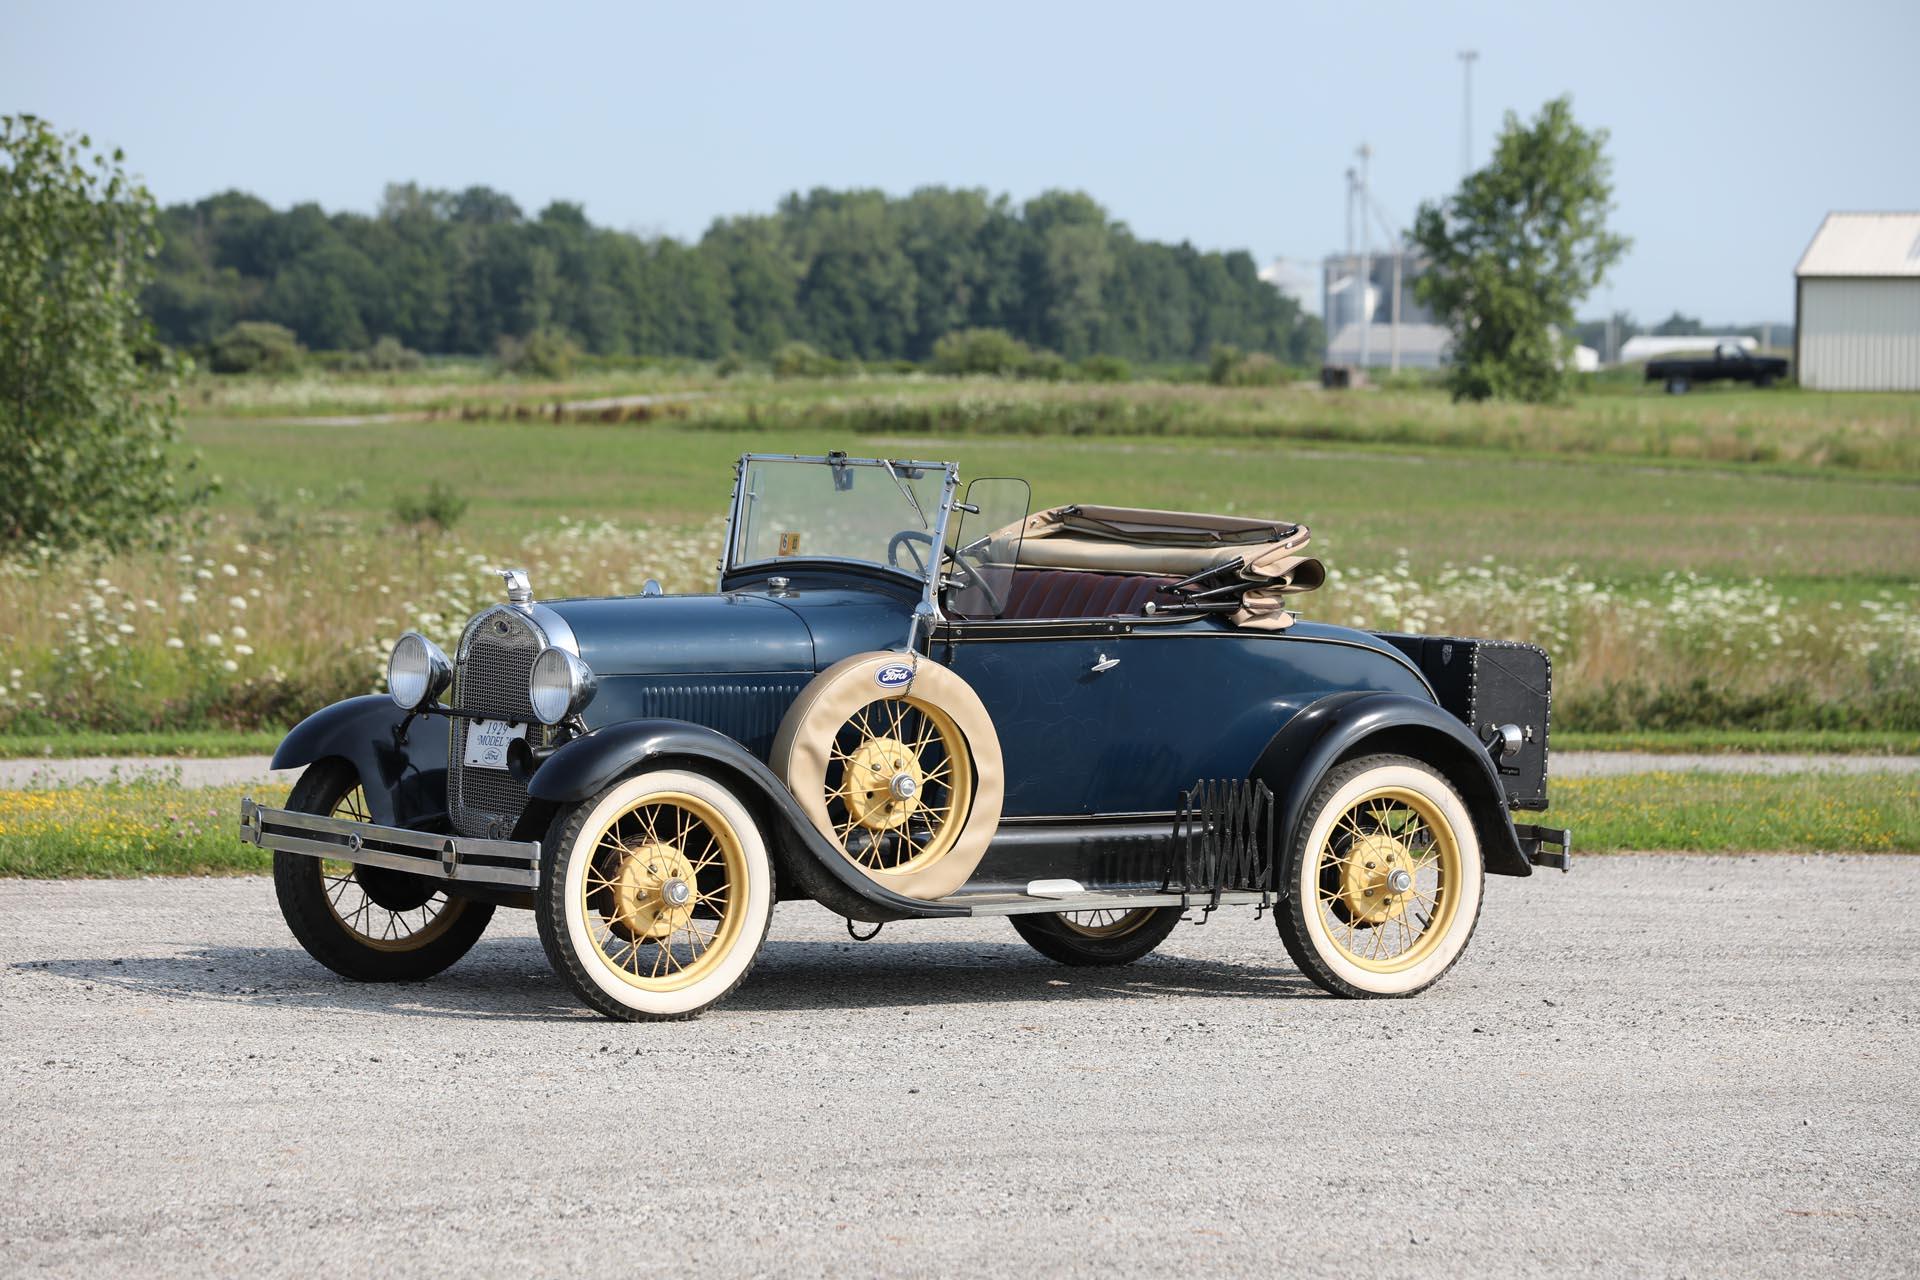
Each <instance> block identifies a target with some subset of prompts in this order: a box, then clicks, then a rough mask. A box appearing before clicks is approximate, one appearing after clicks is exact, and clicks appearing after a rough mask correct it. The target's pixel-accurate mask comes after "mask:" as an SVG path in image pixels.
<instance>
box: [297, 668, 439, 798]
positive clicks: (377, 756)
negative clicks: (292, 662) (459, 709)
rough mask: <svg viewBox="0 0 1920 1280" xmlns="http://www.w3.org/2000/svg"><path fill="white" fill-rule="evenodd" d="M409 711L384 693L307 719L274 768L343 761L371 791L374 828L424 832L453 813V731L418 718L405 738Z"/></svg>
mask: <svg viewBox="0 0 1920 1280" xmlns="http://www.w3.org/2000/svg"><path fill="white" fill-rule="evenodd" d="M406 714H407V713H406V712H404V711H402V710H401V709H400V708H399V707H396V706H395V705H394V704H393V699H392V698H389V697H386V696H385V695H383V694H377V693H371V694H367V695H365V696H363V697H359V698H348V699H347V700H346V701H345V702H336V703H334V704H333V705H332V706H330V707H322V708H321V709H320V710H318V711H316V712H314V713H313V714H312V715H310V716H308V717H307V718H306V719H305V720H302V721H301V722H300V723H299V724H297V725H295V726H294V727H293V731H292V732H291V733H289V734H288V735H287V736H286V737H285V738H283V739H281V741H280V747H279V749H278V750H277V751H275V752H274V753H273V767H274V768H276V769H297V768H299V767H300V766H301V765H308V764H312V763H314V762H315V761H317V760H326V759H330V758H338V759H341V760H345V761H346V762H347V763H348V764H351V765H352V766H353V767H354V768H355V769H356V770H357V771H358V772H359V774H360V785H361V786H362V787H364V788H365V789H366V793H367V807H368V808H369V809H371V810H372V817H373V820H374V821H375V822H378V823H380V824H381V825H383V826H389V827H414V828H424V827H428V826H431V825H432V824H433V823H435V822H438V821H442V820H444V819H445V817H446V813H447V729H446V725H445V724H443V723H441V722H440V721H439V720H436V719H428V718H424V717H422V718H416V719H415V720H414V722H413V723H412V724H411V725H409V726H408V727H407V736H406V738H405V739H404V740H402V739H401V738H400V737H399V728H400V722H401V721H402V720H404V719H405V718H406Z"/></svg>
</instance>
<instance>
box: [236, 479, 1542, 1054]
mask: <svg viewBox="0 0 1920 1280" xmlns="http://www.w3.org/2000/svg"><path fill="white" fill-rule="evenodd" d="M1027 508H1028V502H1027V488H1026V486H1025V484H1024V483H1022V482H1020V481H1014V480H976V481H974V482H973V483H972V484H971V485H970V486H968V488H967V490H966V492H965V494H964V496H963V495H962V494H961V493H960V491H959V489H958V476H957V472H956V469H955V468H954V467H953V466H952V465H951V464H946V463H934V462H897V461H886V460H869V459H854V458H848V457H845V456H842V455H839V454H830V455H828V456H826V457H811V458H806V457H786V456H780V457H772V456H759V455H750V456H748V457H746V458H744V459H743V460H742V461H741V463H740V465H739V467H738V469H737V473H736V481H735V487H734V494H733V503H732V508H731V512H730V516H729V520H728V528H727V537H726V544H725V551H724V553H723V558H722V562H721V565H720V582H719V591H718V592H717V593H715V594H712V595H689V596H673V595H664V594H662V593H661V592H660V591H659V589H658V587H657V586H655V585H654V584H652V583H649V584H648V585H647V589H646V590H645V591H644V592H642V593H641V594H640V595H638V596H629V597H622V598H617V599H576V600H552V601H537V600H536V599H535V597H534V594H533V590H532V588H531V585H530V584H529V583H528V581H527V578H526V575H525V574H524V573H521V572H518V571H507V572H506V573H505V574H504V577H505V578H506V587H507V592H506V594H507V600H506V602H505V603H504V604H501V605H497V606H495V607H493V608H489V609H486V610H484V611H482V612H481V613H480V614H479V615H478V616H476V617H474V618H473V619H472V620H471V621H470V622H469V623H468V624H467V626H466V629H465V630H464V631H463V632H462V634H461V635H460V637H459V642H458V645H457V646H456V647H455V649H454V652H453V654H452V655H451V656H449V655H447V654H446V653H444V652H442V651H441V650H440V649H439V648H437V647H436V646H435V645H434V644H433V642H432V641H430V640H428V639H427V638H425V637H423V636H421V635H418V634H415V633H411V632H410V633H408V634H407V635H405V636H403V637H402V638H401V639H400V641H399V643H398V644H397V645H396V646H395V648H394V650H393V655H392V658H391V661H390V664H389V668H388V677H387V679H388V695H387V696H384V697H383V696H378V695H370V696H367V697H362V698H354V699H351V700H349V701H346V702H342V703H338V704H336V705H334V706H331V707H328V708H326V709H324V710H322V711H320V712H318V713H317V714H315V715H313V716H311V717H310V718H308V719H307V720H306V721H304V722H303V723H301V724H300V725H299V726H298V727H297V728H295V729H294V730H293V732H292V733H291V734H289V735H288V737H287V739H286V741H285V742H284V743H282V744H281V747H280V750H279V752H278V754H277V755H276V756H275V758H274V766H275V767H276V768H289V767H294V766H299V765H304V766H306V771H305V773H304V774H303V775H302V776H301V778H300V781H299V783H298V785H296V786H295V788H294V790H293V795H292V797H291V799H290V800H289V801H288V804H287V807H286V808H284V809H272V808H266V807H263V806H259V805H256V804H254V803H252V802H251V801H249V802H247V803H245V804H244V805H243V807H242V812H241V827H242V833H243V836H244V838H245V839H246V840H248V841H251V842H252V843H254V844H257V845H260V846H263V847H265V848H268V849H272V850H274V881H275V887H276V889H277V891H278V895H279V900H280V905H281V909H282V911H283V913H284V914H285V916H286V919H287V923H288V924H289V925H290V926H291V928H292V930H293V933H294V935H295V936H296V937H297V938H298V939H299V940H300V942H301V943H302V944H303V945H304V946H305V947H306V948H307V950H308V951H309V952H311V953H312V954H313V956H314V957H315V958H316V959H318V960H319V961H320V962H321V963H323V964H325V965H327V966H328V967H330V968H332V969H334V970H336V971H337V972H339V973H341V974H344V975H346V976H347V977H349V978H356V979H362V980H369V981H380V980H404V979H419V978H424V977H427V976H430V975H432V974H434V973H437V972H439V971H440V970H441V969H444V968H446V967H447V966H448V965H450V964H452V963H453V962H454V961H455V960H457V959H459V957H460V956H461V955H462V954H464V953H465V952H466V950H467V949H468V948H469V947H471V946H472V945H473V943H474V942H475V940H476V939H478V938H479V936H480V934H481V931H482V930H484V929H485V928H486V925H487V921H488V919H489V917H490V916H491V915H492V913H493V911H494V909H495V908H496V907H499V906H516V907H528V908H531V909H532V910H533V911H534V912H535V913H536V916H537V918H538V923H539V932H540V938H541V941H542V943H543V944H544V946H545V949H546V952H547V955H548V957H549V958H550V959H551V961H552V963H553V965H554V968H555V969H556V970H557V971H558V972H559V973H560V975H561V976H562V977H563V978H564V980H565V981H566V982H567V984H568V985H569V986H570V987H572V989H573V990H574V991H575V992H576V993H578V995H579V996H580V998H581V999H582V1000H584V1001H585V1002H586V1003H587V1004H589V1005H591V1006H592V1007H593V1008H595V1009H597V1010H599V1011H600V1012H601V1013H604V1014H607V1015H610V1016H613V1017H618V1018H678V1017H685V1016H689V1015H691V1014H694V1013H697V1012H699V1011H700V1010H702V1009H704V1008H706V1007H707V1006H709V1005H711V1004H713V1003H714V1002H715V1001H717V1000H719V999H721V998H722V997H723V996H725V995H726V994H727V993H728V992H729V991H731V990H732V989H733V988H734V987H735V986H736V985H737V984H738V983H739V982H740V981H741V979H742V978H743V977H744V976H745V975H746V973H747V970H748V969H749V968H750V967H751V965H752V964H753V960H754V956H755V954H756V953H757V952H758V950H759V948H760V946H761V944H762V942H763V940H764V939H765V937H766V933H767V926H768V921H769V919H770V916H771V913H772V910H773V905H774V903H775V901H777V900H780V899H806V898H810V899H812V900H814V901H816V902H818V903H820V904H821V905H823V906H825V907H826V908H828V909H829V910H831V911H834V912H837V913H839V914H840V915H843V916H845V917H846V918H847V919H848V921H849V927H850V928H851V922H853V921H863V922H869V923H883V922H886V921H892V920H905V919H945V918H962V917H970V916H993V915H1000V916H1006V917H1007V918H1008V919H1009V921H1010V922H1011V924H1012V926H1013V928H1014V929H1016V930H1017V931H1018V932H1019V934H1020V936H1021V937H1022V938H1024V939H1025V940H1026V941H1027V942H1029V943H1031V944H1032V945H1033V946H1034V947H1035V948H1036V949H1037V950H1039V951H1040V952H1042V953H1043V954H1045V955H1047V956H1049V957H1051V958H1053V959H1055V960H1057V961H1060V962H1062V963H1065V964H1073V965H1099V964H1118V963H1123V962H1126V961H1129V960H1133V959H1136V958H1138V957H1140V956H1143V955H1145V954H1146V953H1148V952H1149V951H1152V950H1153V949H1154V947H1156V946H1158V945H1159V943H1160V942H1161V940H1162V939H1164V938H1165V937H1166V936H1167V934H1168V933H1169V932H1171V931H1172V929H1173V928H1174V926H1175V925H1176V924H1177V923H1178V922H1179V921H1180V920H1181V919H1183V918H1197V917H1202V916H1204V913H1207V912H1210V911H1213V910H1216V909H1218V908H1220V907H1225V906H1251V907H1253V908H1254V909H1255V911H1256V912H1261V911H1267V910H1271V911H1272V913H1273V915H1274V918H1275V920H1276V922H1277V923H1278V926H1279V933H1280V938H1281V941H1282V942H1283V943H1284V945H1285V946H1286V949H1287V952H1288V954H1289V955H1291V956H1292V958H1293V960H1294V961H1295V963H1296V964H1298V965H1299V967H1300V968H1301V969H1302V970H1303V971H1304V972H1305V973H1306V974H1307V975H1308V977H1310V978H1311V979H1312V980H1313V981H1314V982H1315V983H1317V984H1319V985H1320V986H1321V987H1323V988H1325V989H1326V990H1328V991H1330V992H1333V993H1336V994H1338V995H1343V996H1405V995H1411V994H1413V993H1414V992H1416V991H1419V990H1421V989H1422V988H1424V987H1426V986H1428V985H1430V984H1431V983H1433V982H1434V981H1435V980H1437V979H1438V978H1439V977H1440V976H1441V974H1443V973H1445V972H1446V971H1447V969H1448V968H1449V967H1450V966H1451V965H1452V964H1453V963H1454V962H1455V961H1456V960H1457V959H1459V957H1460V954H1461V952H1462V950H1463V949H1464V948H1465V946H1466V943H1467V939H1468V937H1469V936H1470V935H1471V934H1472V932H1473V928H1474V923H1475V920H1476V918H1477V916H1478V914H1479V910H1480V898H1481V885H1482V877H1483V874H1484V873H1488V872H1491V873H1494V874H1499V875H1519V876H1524V875H1528V874H1530V873H1531V871H1532V868H1533V867H1534V866H1535V865H1540V864H1545V865H1551V866H1558V867H1561V868H1563V869H1564V868H1565V866H1566V864H1567V845H1568V836H1567V833H1566V832H1565V831H1564V830H1558V829H1553V828H1546V827H1539V826H1534V825H1530V824H1516V823H1515V822H1514V821H1513V811H1514V810H1516V809H1543V808H1545V807H1546V770H1547V715H1548V694H1549V690H1548V664H1547V656H1546V654H1545V653H1543V652H1542V651H1540V650H1538V649H1535V648H1533V647H1531V646H1526V645H1514V644H1504V643H1499V642H1494V641H1487V640H1468V639H1452V638H1438V637H1425V636H1410V635H1376V634H1371V633H1367V632H1362V631H1355V630H1349V629H1347V628H1343V627H1335V626H1327V625H1323V624H1318V623H1314V622H1310V621H1305V620H1302V619H1299V618H1297V617H1296V615H1295V614H1294V613H1293V612H1292V611H1290V610H1288V609H1287V608H1286V607H1285V604H1286V602H1287V600H1288V598H1289V597H1290V596H1291V595H1293V594H1294V593H1296V592H1300V591H1305V590H1309V589H1311V588H1312V587H1314V586H1316V585H1318V584H1319V582H1320V581H1321V578H1322V572H1321V568H1320V565H1319V562H1318V561H1315V560H1312V559H1309V558H1307V557H1305V556H1304V555H1302V554H1301V552H1302V550H1303V548H1304V547H1305V544H1306V542H1307V530H1306V529H1305V528H1304V527H1301V526H1299V525H1293V524H1287V523H1282V522H1278V521H1268V520H1251V519H1243V518H1237V517H1226V516H1202V515H1191V514H1185V513H1175V512H1164V511H1136V510H1125V509H1119V508H1109V507H1095V506H1066V507H1056V508H1053V509H1050V510H1046V511H1041V512H1039V513H1037V514H1032V515H1029V514H1028V510H1027Z"/></svg>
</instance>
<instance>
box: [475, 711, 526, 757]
mask: <svg viewBox="0 0 1920 1280" xmlns="http://www.w3.org/2000/svg"><path fill="white" fill-rule="evenodd" d="M526 736H527V726H525V725H523V724H508V723H507V722H506V721H505V720H473V721H469V722H468V724H467V760H466V764H467V767H468V768H469V769H504V768H506V767H507V748H508V747H509V746H510V745H511V744H513V743H514V742H516V741H518V740H519V739H522V738H525V737H526Z"/></svg>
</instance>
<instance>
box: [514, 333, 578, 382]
mask: <svg viewBox="0 0 1920 1280" xmlns="http://www.w3.org/2000/svg"><path fill="white" fill-rule="evenodd" d="M493 356H494V359H495V360H496V361H497V362H498V363H499V365H500V367H501V369H503V370H504V371H506V372H507V373H513V374H520V375H523V376H529V377H535V378H564V377H567V376H568V375H570V374H571V373H572V372H573V367H574V365H575V364H577V363H578V362H579V360H580V347H579V344H578V343H576V342H574V340H573V339H572V338H570V337H568V336H567V335H566V334H565V333H564V332H562V331H561V330H558V329H535V330H534V331H533V332H532V333H530V334H528V335H527V336H526V337H524V338H515V337H512V336H510V335H506V334H502V335H501V337H500V339H499V341H498V342H496V343H495V344H494V348H493Z"/></svg>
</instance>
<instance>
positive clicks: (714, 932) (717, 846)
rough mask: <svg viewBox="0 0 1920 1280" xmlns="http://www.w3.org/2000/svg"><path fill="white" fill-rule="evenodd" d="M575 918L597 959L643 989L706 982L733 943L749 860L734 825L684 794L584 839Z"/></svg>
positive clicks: (635, 809) (649, 804)
mask: <svg viewBox="0 0 1920 1280" xmlns="http://www.w3.org/2000/svg"><path fill="white" fill-rule="evenodd" d="M589 838H590V839H591V840H592V842H593V852H592V854H591V863H590V865H589V866H588V867H587V871H586V874H585V875H584V876H582V877H581V881H580V888H579V893H580V895H581V903H580V906H581V910H582V912H583V913H584V914H585V915H587V917H588V918H589V919H590V921H592V922H593V923H592V934H593V945H594V948H595V950H596V951H597V952H598V953H599V956H600V959H601V961H602V962H603V963H604V964H606V966H607V967H608V968H609V969H611V970H612V971H613V972H614V973H616V974H618V975H619V977H620V979H621V980H622V981H623V982H628V983H631V984H632V985H634V986H636V987H638V988H640V989H641V990H643V991H678V990H681V989H682V988H685V987H688V986H691V985H692V984H694V983H696V982H698V981H699V980H700V979H701V978H703V977H705V976H706V975H707V974H708V973H709V972H711V970H712V969H713V967H714V965H715V963H716V962H717V961H718V960H719V959H720V958H721V957H723V956H724V955H726V953H727V951H728V949H729V948H731V947H732V946H733V944H734V942H735V941H736V940H737V939H738V938H739V935H740V925H741V918H742V916H743V915H744V913H745V906H744V902H743V898H744V896H745V894H744V886H745V882H746V878H747V863H746V856H745V855H744V854H743V853H742V852H741V848H740V837H739V835H738V833H736V832H735V830H734V829H733V826H732V825H731V824H730V823H729V822H728V821H727V820H726V819H725V818H724V817H722V816H721V815H720V813H719V812H718V811H717V810H716V809H715V808H714V807H713V805H711V804H709V803H708V802H707V801H705V800H703V799H701V798H699V797H698V796H693V795H689V794H687V793H685V792H679V791H668V792H661V793H658V794H655V795H650V796H648V797H647V798H646V799H645V800H643V801H642V802H640V803H638V804H634V805H631V806H629V807H627V808H625V809H623V810H620V811H618V812H616V813H614V814H613V815H612V817H611V819H610V820H608V821H606V822H604V823H603V824H600V826H599V830H598V831H597V832H594V833H593V834H592V835H591V836H590V837H589Z"/></svg>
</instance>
